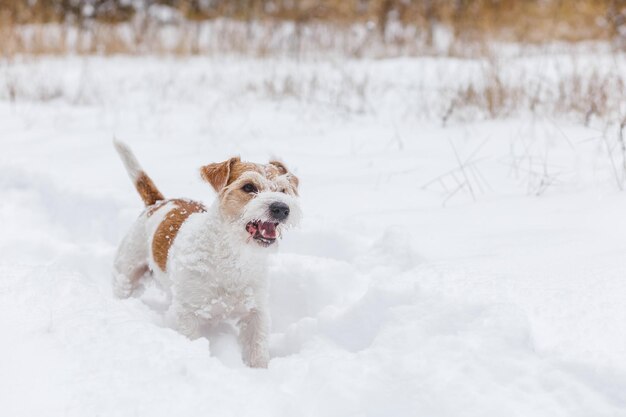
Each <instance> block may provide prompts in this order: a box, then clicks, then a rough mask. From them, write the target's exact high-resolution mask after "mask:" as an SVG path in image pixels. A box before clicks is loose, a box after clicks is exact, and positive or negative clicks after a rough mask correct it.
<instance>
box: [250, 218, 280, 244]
mask: <svg viewBox="0 0 626 417" xmlns="http://www.w3.org/2000/svg"><path fill="white" fill-rule="evenodd" d="M277 226H278V223H274V222H264V221H261V220H255V221H251V222H248V224H246V231H247V232H248V233H249V234H250V238H251V239H254V240H255V241H256V242H257V243H258V244H259V245H261V246H264V247H267V246H270V245H271V244H272V243H274V242H276V238H277V237H278V230H277V229H276V227H277Z"/></svg>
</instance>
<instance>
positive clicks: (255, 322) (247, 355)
mask: <svg viewBox="0 0 626 417" xmlns="http://www.w3.org/2000/svg"><path fill="white" fill-rule="evenodd" d="M269 321H270V319H269V315H268V314H267V312H266V309H258V308H255V309H252V310H250V312H248V314H246V315H245V316H244V317H242V318H241V319H240V320H239V322H238V325H239V344H240V345H241V357H242V359H243V361H244V363H245V364H246V365H248V366H250V367H252V368H267V363H268V362H269V360H270V354H269V346H268V344H269V342H268V337H269V327H270V323H269Z"/></svg>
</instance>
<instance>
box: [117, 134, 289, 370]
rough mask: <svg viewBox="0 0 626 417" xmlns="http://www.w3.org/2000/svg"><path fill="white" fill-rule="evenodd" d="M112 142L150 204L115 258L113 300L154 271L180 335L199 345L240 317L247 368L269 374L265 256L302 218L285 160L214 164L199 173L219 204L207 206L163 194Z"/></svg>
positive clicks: (127, 151)
mask: <svg viewBox="0 0 626 417" xmlns="http://www.w3.org/2000/svg"><path fill="white" fill-rule="evenodd" d="M114 145H115V148H116V150H117V152H118V153H119V155H120V157H121V158H122V161H123V162H124V165H125V167H126V170H127V171H128V174H129V176H130V179H131V180H132V181H133V183H134V184H135V187H136V188H137V191H138V192H139V195H140V196H141V199H142V200H143V202H144V203H145V205H146V209H145V210H144V211H143V212H142V213H141V215H140V216H139V218H138V219H137V220H136V221H135V223H134V224H133V226H132V227H131V229H130V231H129V232H128V234H127V235H126V237H125V238H124V240H123V241H122V243H121V244H120V246H119V248H118V251H117V254H116V256H115V263H114V271H113V288H114V292H115V294H116V295H117V296H118V297H120V298H126V297H128V296H130V294H131V292H132V291H133V289H134V288H135V287H136V286H137V284H138V281H139V280H140V278H141V277H142V276H143V275H144V274H145V273H146V272H148V271H150V272H151V275H152V276H153V277H154V278H155V279H156V280H157V282H159V284H161V286H163V288H165V289H168V290H169V291H170V292H171V296H172V303H171V306H170V308H169V310H168V312H167V314H166V317H167V319H168V321H170V322H171V323H172V325H173V326H174V327H175V328H177V329H178V330H179V331H180V332H181V333H183V334H184V335H186V336H187V337H189V338H192V339H193V338H197V337H199V326H201V325H204V324H211V325H212V324H216V323H217V322H219V321H221V320H230V319H235V320H238V322H237V324H238V327H239V343H240V345H241V349H242V359H243V361H244V363H246V364H247V365H248V366H251V367H258V368H265V367H267V364H268V361H269V351H268V336H269V326H270V318H269V311H268V305H267V304H268V300H267V298H268V265H267V258H268V254H269V253H270V252H273V251H274V249H276V246H277V240H278V238H279V237H281V232H282V231H283V229H285V228H289V227H292V226H294V225H296V224H297V222H298V220H299V218H300V208H299V206H298V202H297V196H298V178H297V177H296V176H295V175H293V174H292V173H290V172H289V170H288V169H287V167H286V166H285V165H284V164H283V163H281V162H278V161H270V162H269V163H268V164H256V163H251V162H242V161H241V160H240V159H239V158H238V157H234V158H230V159H229V160H227V161H224V162H220V163H213V164H209V165H206V166H204V167H202V168H200V173H201V176H202V178H203V179H204V180H205V181H207V182H208V183H209V184H211V186H212V187H213V189H214V190H215V191H216V192H217V194H218V198H217V200H216V201H215V203H214V204H213V205H211V206H210V207H205V206H204V205H203V204H202V203H199V202H196V201H191V200H186V199H166V198H165V197H163V194H161V192H160V191H159V190H158V189H157V188H156V186H155V185H154V183H153V182H152V180H151V179H150V177H148V176H147V175H146V173H145V172H144V171H143V170H142V168H141V166H140V165H139V163H138V162H137V159H136V158H135V156H134V155H133V153H132V152H131V150H130V149H129V148H128V147H127V146H126V145H124V144H122V143H121V142H118V141H114Z"/></svg>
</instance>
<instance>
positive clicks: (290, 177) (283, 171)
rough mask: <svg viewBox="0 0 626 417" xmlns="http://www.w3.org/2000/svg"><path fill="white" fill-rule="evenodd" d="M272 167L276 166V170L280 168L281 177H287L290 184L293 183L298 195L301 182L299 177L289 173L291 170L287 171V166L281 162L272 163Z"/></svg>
mask: <svg viewBox="0 0 626 417" xmlns="http://www.w3.org/2000/svg"><path fill="white" fill-rule="evenodd" d="M270 165H274V166H275V167H276V168H278V172H279V173H280V175H286V176H287V179H288V180H289V182H290V183H291V185H292V186H293V188H294V189H295V190H296V193H297V189H298V185H299V184H300V180H299V179H298V177H296V176H295V175H293V174H292V173H291V172H289V169H287V166H286V165H285V164H283V163H282V162H280V161H270Z"/></svg>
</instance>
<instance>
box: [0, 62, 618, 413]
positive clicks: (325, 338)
mask: <svg viewBox="0 0 626 417" xmlns="http://www.w3.org/2000/svg"><path fill="white" fill-rule="evenodd" d="M608 60H609V58H608V57H601V58H598V59H596V57H593V56H589V57H588V58H587V60H585V61H584V64H585V65H581V68H583V67H584V68H587V67H588V71H593V70H594V68H595V67H594V63H595V64H596V65H597V66H598V67H603V63H605V62H607V61H608ZM570 61H571V60H570V59H569V58H563V57H562V56H559V55H552V54H546V55H538V56H534V55H533V56H530V57H524V58H521V59H520V61H519V62H518V63H519V66H520V67H524V68H526V71H537V73H538V74H541V75H544V72H545V75H546V79H548V80H549V79H551V78H552V77H557V76H558V74H557V72H556V71H557V69H562V68H565V69H563V71H565V72H566V73H567V72H568V71H574V70H572V69H571V68H569V67H567V65H568V62H570ZM613 61H614V62H613V64H612V65H615V66H618V67H620V66H621V67H623V64H624V59H623V57H621V56H618V57H617V58H614V59H613ZM533 63H535V64H536V65H535V64H533ZM539 64H540V65H539ZM480 65H481V64H480V63H479V62H475V61H472V60H458V59H455V58H434V57H431V58H410V59H409V58H398V59H385V60H346V61H345V62H334V61H315V60H310V61H307V60H305V61H295V60H289V59H282V58H281V59H272V58H264V59H250V58H242V57H232V56H224V57H222V56H219V57H204V58H193V59H178V58H166V57H161V58H159V57H141V58H124V57H109V58H99V57H85V58H80V57H63V58H54V57H41V58H37V59H34V58H33V59H18V60H16V61H14V62H10V63H4V64H3V65H2V66H0V85H5V86H7V88H6V89H2V88H0V120H2V123H0V140H1V145H2V152H1V153H0V195H2V203H1V204H0V222H1V224H2V229H1V230H2V232H1V233H0V332H1V333H0V334H2V336H3V340H4V342H3V343H1V344H0V393H2V394H1V395H0V410H2V414H3V415H10V416H38V415H46V416H61V415H63V416H85V415H99V416H131V415H137V416H169V415H173V414H176V415H193V416H195V415H215V416H222V415H223V416H226V415H238V416H252V415H253V416H265V415H267V416H293V415H302V416H322V415H323V416H352V415H354V416H383V415H384V416H418V415H419V416H461V415H462V416H474V415H475V416H481V417H482V416H503V415H516V416H533V417H535V416H550V417H553V416H590V415H593V416H605V415H606V416H618V415H626V332H624V331H623V326H624V323H625V322H626V304H625V303H624V301H623V300H624V292H625V290H626V284H625V281H624V271H626V257H625V256H624V254H625V253H626V239H624V236H625V235H626V222H625V221H624V216H623V213H624V212H625V210H626V198H625V196H624V194H623V193H622V192H620V191H619V187H618V186H617V182H618V180H619V178H618V177H616V175H615V173H614V171H613V167H612V163H611V156H610V155H609V154H608V153H607V146H606V145H607V143H609V144H612V143H614V140H615V135H614V132H613V130H611V129H606V128H605V126H604V125H601V124H600V122H599V121H593V123H592V124H591V125H590V126H589V127H585V126H584V125H583V124H582V123H581V122H580V121H577V120H576V119H574V118H573V117H570V116H568V115H564V116H562V117H557V116H554V115H551V114H542V113H541V112H539V113H538V114H534V115H533V114H525V113H523V112H522V113H519V114H512V115H510V116H509V117H508V118H506V119H501V120H488V119H485V118H484V117H481V115H480V114H478V115H476V114H474V115H471V116H472V117H459V118H453V119H452V120H451V121H448V122H447V123H446V125H445V126H444V125H443V124H442V121H441V115H442V114H443V113H442V112H445V109H446V107H447V106H448V104H449V102H448V101H446V100H448V99H449V97H450V96H449V95H446V91H448V90H449V89H450V88H452V86H454V85H457V84H458V83H463V82H464V80H465V81H466V80H467V79H469V78H471V77H473V76H477V75H476V74H479V73H478V72H476V71H478V68H479V67H480ZM621 67H620V68H621ZM546 68H552V72H550V73H549V74H548V71H546ZM603 68H604V67H603ZM510 71H511V73H510V74H513V75H511V79H515V77H514V74H515V69H514V68H513V69H510ZM532 75H533V74H530V75H529V77H531V78H532ZM535 75H536V74H535ZM546 82H549V81H546ZM10 91H13V97H14V101H12V100H11V97H12V95H11V94H10ZM465 116H468V115H465ZM114 135H115V136H116V137H118V138H119V139H122V140H124V141H126V142H127V143H129V144H130V145H131V146H132V147H133V150H134V152H135V153H136V155H137V157H138V159H139V161H140V162H141V164H142V166H143V167H144V168H145V169H146V170H147V172H148V173H149V174H150V175H151V177H152V178H153V180H154V181H155V183H156V184H157V185H158V186H159V188H160V189H161V190H162V191H163V192H164V194H165V195H166V196H172V197H189V198H195V199H200V200H202V201H205V202H207V203H210V201H211V200H212V199H213V198H214V195H213V192H212V190H211V189H210V186H208V185H207V184H205V183H203V182H202V181H201V180H200V178H199V174H198V168H199V167H200V166H201V165H203V164H206V163H209V162H216V161H221V160H224V159H226V158H228V157H230V156H233V155H236V154H240V155H241V156H242V157H243V158H244V159H248V160H253V161H257V160H258V161H267V160H268V159H269V158H270V157H273V156H278V157H280V158H281V159H282V160H283V161H284V162H285V163H286V164H287V166H288V167H289V168H290V169H292V170H293V171H294V172H295V173H296V174H297V175H298V176H299V178H300V181H301V206H302V208H303V211H304V217H303V222H302V225H301V227H300V228H298V229H296V230H292V231H289V233H287V235H286V236H285V239H284V241H283V242H282V243H281V244H282V247H281V251H280V253H279V254H277V255H275V256H273V257H272V260H271V270H270V279H271V292H270V307H271V314H272V322H273V329H272V336H271V356H272V360H271V362H270V365H269V368H268V369H267V370H252V369H248V368H246V367H244V366H243V364H242V363H241V360H240V359H239V348H238V346H237V344H236V341H235V337H234V330H233V329H232V327H230V326H228V325H223V326H220V327H219V328H218V329H214V330H213V331H211V332H210V333H208V339H205V338H202V339H199V340H195V341H189V340H187V339H186V338H185V337H183V336H182V335H180V334H178V333H176V332H175V331H174V330H171V329H169V328H167V327H166V326H165V324H164V319H163V310H164V309H165V308H166V307H167V306H166V303H167V300H166V299H165V298H164V296H163V294H162V292H161V291H160V290H159V289H158V288H157V287H156V286H155V285H153V284H152V283H146V286H145V289H144V290H143V291H140V292H139V293H138V294H137V296H136V297H134V298H131V299H129V300H117V299H116V298H114V297H113V295H112V292H111V285H110V276H111V264H112V258H113V254H114V251H115V248H116V246H117V244H118V243H119V241H120V239H121V238H122V236H123V235H124V233H125V232H126V230H127V229H128V227H129V226H130V224H131V223H132V221H133V220H134V218H135V217H136V216H137V215H138V213H139V212H140V210H141V201H140V199H139V197H138V196H137V195H136V193H135V191H134V190H133V188H132V186H131V184H130V183H129V181H128V178H127V177H126V174H125V172H124V169H123V167H122V164H121V163H120V161H119V160H118V158H117V155H116V154H115V152H114V150H113V146H112V138H113V136H114ZM616 155H617V154H615V155H613V157H614V158H615V162H616V163H618V165H619V160H618V159H617V156H616ZM459 161H465V162H464V163H463V164H460V163H459ZM459 184H465V185H459ZM468 184H469V186H468ZM470 186H471V187H470ZM470 188H471V189H470Z"/></svg>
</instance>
